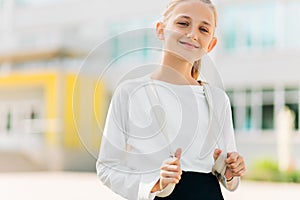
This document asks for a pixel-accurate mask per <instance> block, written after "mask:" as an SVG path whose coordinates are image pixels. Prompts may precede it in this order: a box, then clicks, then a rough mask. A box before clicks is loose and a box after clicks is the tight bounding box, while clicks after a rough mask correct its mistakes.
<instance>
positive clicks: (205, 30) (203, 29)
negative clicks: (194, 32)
mask: <svg viewBox="0 0 300 200" xmlns="http://www.w3.org/2000/svg"><path fill="white" fill-rule="evenodd" d="M199 30H200V31H201V32H204V33H209V30H208V29H207V28H205V27H200V28H199Z"/></svg>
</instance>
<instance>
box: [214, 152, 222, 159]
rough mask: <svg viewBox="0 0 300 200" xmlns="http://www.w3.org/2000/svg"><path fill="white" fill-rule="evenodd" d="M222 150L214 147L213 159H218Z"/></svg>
mask: <svg viewBox="0 0 300 200" xmlns="http://www.w3.org/2000/svg"><path fill="white" fill-rule="evenodd" d="M221 153H222V150H221V149H215V152H214V160H215V161H216V160H217V159H218V157H219V156H220V155H221Z"/></svg>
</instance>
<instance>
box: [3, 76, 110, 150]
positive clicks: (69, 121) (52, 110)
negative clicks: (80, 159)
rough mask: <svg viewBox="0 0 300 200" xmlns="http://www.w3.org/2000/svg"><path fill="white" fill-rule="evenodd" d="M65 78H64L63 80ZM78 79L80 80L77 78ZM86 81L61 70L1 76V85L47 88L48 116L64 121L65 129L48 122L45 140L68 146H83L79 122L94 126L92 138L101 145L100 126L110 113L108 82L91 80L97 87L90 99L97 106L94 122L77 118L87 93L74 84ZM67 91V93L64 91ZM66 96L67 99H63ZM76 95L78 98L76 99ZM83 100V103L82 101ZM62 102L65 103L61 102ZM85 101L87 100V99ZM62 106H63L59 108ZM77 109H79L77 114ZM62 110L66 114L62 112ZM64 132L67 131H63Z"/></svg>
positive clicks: (63, 126)
mask: <svg viewBox="0 0 300 200" xmlns="http://www.w3.org/2000/svg"><path fill="white" fill-rule="evenodd" d="M60 79H63V80H60ZM76 81H78V82H76ZM75 83H76V84H79V85H81V84H86V81H85V78H81V77H79V78H78V79H76V75H75V74H62V73H60V72H55V71H54V72H45V73H38V72H35V73H31V74H29V73H12V74H10V75H8V76H0V88H1V87H3V88H5V89H8V88H16V89H20V88H25V87H26V88H32V89H36V88H37V87H39V88H42V89H43V92H44V105H45V118H46V119H47V120H49V121H50V122H51V119H58V118H59V117H60V119H59V120H60V122H61V123H62V130H61V131H59V133H58V132H57V131H58V130H57V129H55V127H53V126H51V124H48V125H47V130H46V132H45V136H46V137H45V140H46V143H47V145H50V146H51V145H63V146H64V147H65V148H70V149H80V148H81V147H82V144H81V141H80V139H79V135H78V129H77V128H78V127H77V126H78V125H79V124H80V125H81V126H86V127H87V129H89V130H91V132H89V133H87V134H89V137H90V140H91V141H92V145H91V146H92V147H91V148H93V149H98V147H99V144H100V138H101V137H100V129H99V127H102V126H103V121H104V114H105V113H106V112H105V111H106V98H105V97H106V93H105V90H104V86H103V84H102V83H101V82H97V80H96V78H95V80H92V81H91V82H88V84H92V85H90V87H92V89H93V90H94V95H93V99H91V100H89V101H92V102H93V105H92V106H93V108H92V110H93V111H91V112H92V113H89V115H92V116H91V119H92V120H90V122H88V123H87V122H84V124H82V123H81V122H80V121H78V120H80V118H78V119H77V120H76V119H75V118H74V116H80V115H82V114H83V113H79V111H80V109H79V108H78V107H79V106H80V104H81V103H82V102H81V101H86V100H87V99H85V97H84V96H82V95H80V94H81V92H82V91H80V88H81V87H76V90H75V93H73V92H74V84H75ZM61 93H63V94H61ZM59 97H60V98H62V100H63V101H59V100H60V99H59ZM74 99H76V101H73V100H74ZM80 102H81V103H80ZM60 103H62V104H63V105H58V104H60ZM83 103H84V102H83ZM59 109H62V110H59ZM74 112H77V113H75V115H74ZM61 113H62V114H63V116H61ZM61 134H63V135H61Z"/></svg>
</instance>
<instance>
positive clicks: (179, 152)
mask: <svg viewBox="0 0 300 200" xmlns="http://www.w3.org/2000/svg"><path fill="white" fill-rule="evenodd" d="M181 152H182V149H181V148H178V149H177V150H176V152H175V157H176V158H178V159H180V157H181Z"/></svg>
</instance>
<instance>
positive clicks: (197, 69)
mask: <svg viewBox="0 0 300 200" xmlns="http://www.w3.org/2000/svg"><path fill="white" fill-rule="evenodd" d="M186 1H191V0H171V2H170V3H169V5H168V6H167V8H166V10H165V12H164V13H163V19H162V22H163V23H165V22H166V21H168V19H169V17H170V15H171V13H172V11H173V10H174V8H175V7H176V6H177V5H178V4H179V3H181V2H186ZM193 1H195V0H193ZM199 1H200V2H203V3H205V4H207V5H208V6H209V7H210V8H211V9H212V10H213V13H214V19H215V21H214V22H215V27H217V17H218V16H217V10H216V7H215V6H214V5H213V3H212V2H211V1H210V0H199ZM200 66H201V59H200V60H197V61H195V62H194V63H193V67H192V70H191V75H192V77H193V78H194V79H196V80H197V79H198V76H199V73H200Z"/></svg>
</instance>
